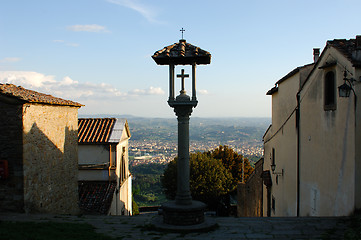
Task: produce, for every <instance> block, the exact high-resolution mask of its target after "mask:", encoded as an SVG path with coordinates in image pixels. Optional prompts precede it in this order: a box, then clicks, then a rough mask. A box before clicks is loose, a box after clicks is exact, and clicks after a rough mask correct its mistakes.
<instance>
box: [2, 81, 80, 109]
mask: <svg viewBox="0 0 361 240" xmlns="http://www.w3.org/2000/svg"><path fill="white" fill-rule="evenodd" d="M0 95H3V96H7V97H11V98H15V99H18V100H20V101H24V102H29V103H43V104H50V105H64V106H74V107H81V106H84V105H82V104H80V103H77V102H73V101H70V100H64V99H62V98H57V97H53V96H51V95H48V94H44V93H39V92H36V91H33V90H29V89H25V88H23V87H21V86H15V85H14V84H2V83H0Z"/></svg>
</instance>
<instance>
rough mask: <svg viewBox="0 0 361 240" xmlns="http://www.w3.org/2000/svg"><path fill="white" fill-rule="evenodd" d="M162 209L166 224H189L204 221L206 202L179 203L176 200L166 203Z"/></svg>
mask: <svg viewBox="0 0 361 240" xmlns="http://www.w3.org/2000/svg"><path fill="white" fill-rule="evenodd" d="M162 209H163V222H164V223H165V224H170V225H177V226H187V225H195V224H201V223H203V222H204V211H205V210H206V204H204V203H202V202H199V201H192V204H189V205H179V204H176V203H175V201H171V202H167V203H164V204H163V205H162Z"/></svg>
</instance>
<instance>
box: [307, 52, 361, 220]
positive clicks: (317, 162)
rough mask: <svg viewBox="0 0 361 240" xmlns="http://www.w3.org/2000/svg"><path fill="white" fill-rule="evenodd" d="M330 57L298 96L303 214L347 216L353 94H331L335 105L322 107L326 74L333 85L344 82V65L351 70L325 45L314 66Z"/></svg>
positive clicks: (350, 209)
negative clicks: (334, 98)
mask: <svg viewBox="0 0 361 240" xmlns="http://www.w3.org/2000/svg"><path fill="white" fill-rule="evenodd" d="M334 59H337V64H336V65H334V66H330V67H328V68H323V69H316V70H315V71H314V72H313V74H312V75H311V77H310V79H309V80H308V82H307V83H306V85H305V87H304V90H303V91H302V94H301V98H302V99H303V100H302V103H301V113H300V117H301V121H300V123H301V125H300V129H301V135H300V141H301V142H300V146H301V149H300V152H301V154H300V173H301V174H300V176H301V178H300V182H301V185H300V215H302V216H342V215H349V214H351V213H352V212H353V210H354V207H355V204H354V201H355V195H354V194H355V108H354V95H353V94H351V96H350V97H349V98H341V97H339V96H338V92H336V93H335V95H336V96H335V97H336V109H335V110H324V96H325V81H324V79H325V76H326V74H327V73H328V72H330V71H331V72H333V73H334V74H335V80H336V84H335V85H336V87H337V86H340V85H341V84H343V73H344V70H345V68H347V69H349V70H351V69H354V68H353V67H352V65H351V64H350V62H349V61H347V60H346V59H345V58H344V57H343V56H342V55H341V54H340V53H339V52H338V51H335V50H334V49H333V48H330V49H328V51H327V52H326V53H325V56H324V57H323V61H322V62H320V63H319V65H320V66H322V65H325V64H326V62H331V61H334Z"/></svg>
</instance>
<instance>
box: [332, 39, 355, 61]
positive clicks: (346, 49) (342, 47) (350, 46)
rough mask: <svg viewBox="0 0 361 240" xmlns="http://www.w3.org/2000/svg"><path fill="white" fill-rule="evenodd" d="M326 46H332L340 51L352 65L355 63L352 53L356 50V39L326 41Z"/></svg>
mask: <svg viewBox="0 0 361 240" xmlns="http://www.w3.org/2000/svg"><path fill="white" fill-rule="evenodd" d="M327 46H332V47H334V48H336V49H337V50H338V51H340V52H341V53H342V54H343V55H344V56H345V57H346V58H347V59H349V60H350V61H351V62H352V63H355V61H354V59H353V57H352V53H353V52H354V51H355V50H356V39H349V40H346V39H334V40H329V41H327Z"/></svg>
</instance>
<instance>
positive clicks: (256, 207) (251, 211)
mask: <svg viewBox="0 0 361 240" xmlns="http://www.w3.org/2000/svg"><path fill="white" fill-rule="evenodd" d="M262 172H263V158H261V159H260V160H258V162H257V163H256V165H255V168H254V171H253V173H252V174H251V176H250V177H249V178H248V180H247V182H246V183H238V186H237V216H238V217H262V215H263V200H262V199H263V181H262V177H261V176H262Z"/></svg>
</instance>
